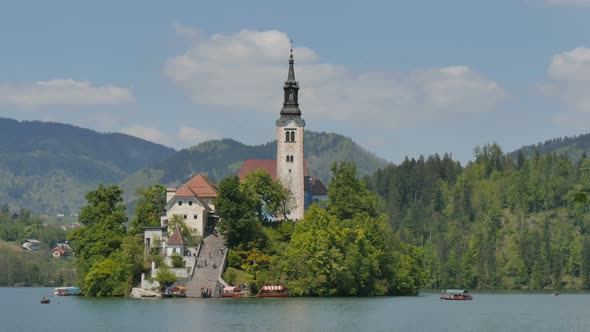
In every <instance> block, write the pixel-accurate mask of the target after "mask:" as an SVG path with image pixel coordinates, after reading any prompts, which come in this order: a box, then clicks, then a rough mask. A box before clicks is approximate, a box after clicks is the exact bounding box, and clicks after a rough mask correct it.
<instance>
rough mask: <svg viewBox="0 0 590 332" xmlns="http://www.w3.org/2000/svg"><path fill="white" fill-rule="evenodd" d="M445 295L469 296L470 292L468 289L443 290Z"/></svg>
mask: <svg viewBox="0 0 590 332" xmlns="http://www.w3.org/2000/svg"><path fill="white" fill-rule="evenodd" d="M443 293H446V294H455V295H459V294H469V291H468V290H466V289H443Z"/></svg>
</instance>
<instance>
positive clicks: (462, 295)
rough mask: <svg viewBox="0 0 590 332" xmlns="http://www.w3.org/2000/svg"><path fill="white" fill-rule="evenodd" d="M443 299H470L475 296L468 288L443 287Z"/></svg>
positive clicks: (441, 297)
mask: <svg viewBox="0 0 590 332" xmlns="http://www.w3.org/2000/svg"><path fill="white" fill-rule="evenodd" d="M440 299H441V300H452V301H469V300H473V296H472V295H471V294H469V291H467V290H466V289H443V290H442V293H441V295H440Z"/></svg>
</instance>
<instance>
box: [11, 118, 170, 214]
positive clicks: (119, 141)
mask: <svg viewBox="0 0 590 332" xmlns="http://www.w3.org/2000/svg"><path fill="white" fill-rule="evenodd" d="M173 153H174V150H173V149H171V148H167V147H164V146H162V145H159V144H154V143H151V142H148V141H145V140H143V139H140V138H137V137H133V136H129V135H125V134H119V133H106V134H105V133H98V132H95V131H92V130H89V129H83V128H79V127H75V126H72V125H67V124H61V123H52V122H41V121H22V122H19V121H16V120H11V119H4V118H0V203H2V204H8V205H9V206H10V207H11V208H12V209H15V210H17V209H20V208H27V209H31V210H32V211H34V212H36V213H47V214H52V213H70V212H77V211H78V209H79V207H80V206H82V204H83V202H84V194H85V193H86V192H88V191H89V190H91V189H94V188H95V187H96V186H97V185H98V184H99V183H117V182H119V181H121V180H123V179H124V178H125V177H127V176H128V175H129V174H130V173H132V172H134V171H136V170H137V169H139V168H141V167H143V166H145V165H148V164H151V163H153V162H156V161H160V160H162V159H164V158H166V157H168V156H170V155H172V154H173Z"/></svg>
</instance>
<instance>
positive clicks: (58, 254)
mask: <svg viewBox="0 0 590 332" xmlns="http://www.w3.org/2000/svg"><path fill="white" fill-rule="evenodd" d="M51 255H52V256H53V258H63V257H64V256H65V255H66V251H65V249H63V248H62V247H60V246H55V248H53V249H52V250H51Z"/></svg>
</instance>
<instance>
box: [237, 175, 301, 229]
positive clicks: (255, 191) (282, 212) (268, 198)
mask: <svg viewBox="0 0 590 332" xmlns="http://www.w3.org/2000/svg"><path fill="white" fill-rule="evenodd" d="M240 185H241V186H242V188H243V189H242V190H243V191H244V192H246V193H247V195H249V196H251V197H258V199H257V200H255V201H254V204H255V206H256V212H257V214H258V218H259V219H260V220H265V219H266V218H268V217H271V218H277V217H280V218H286V217H287V215H288V214H289V213H290V212H291V210H292V209H293V207H294V204H295V200H294V199H293V195H292V193H291V192H290V191H289V190H288V189H287V188H285V187H284V186H283V185H282V183H281V182H280V180H278V179H277V180H273V179H272V178H271V177H270V175H269V174H268V172H266V171H265V170H263V169H259V170H256V171H254V172H251V173H249V174H248V175H246V176H245V177H244V179H242V182H241V184H240Z"/></svg>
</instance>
